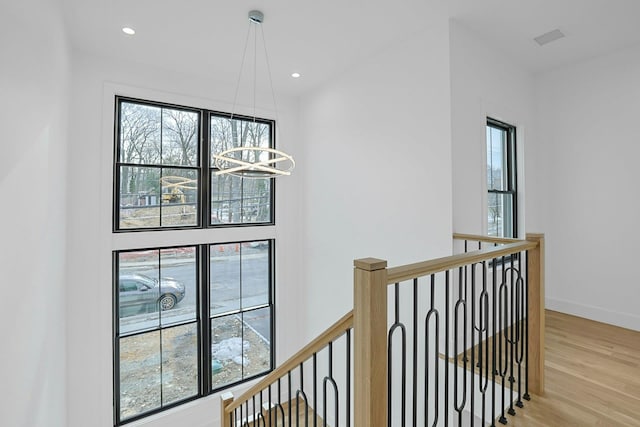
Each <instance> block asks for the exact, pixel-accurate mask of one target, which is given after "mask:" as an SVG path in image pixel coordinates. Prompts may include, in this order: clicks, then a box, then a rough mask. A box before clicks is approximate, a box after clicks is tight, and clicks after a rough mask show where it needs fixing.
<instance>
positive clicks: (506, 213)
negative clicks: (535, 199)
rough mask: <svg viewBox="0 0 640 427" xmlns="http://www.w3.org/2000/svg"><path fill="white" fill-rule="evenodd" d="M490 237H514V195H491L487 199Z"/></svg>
mask: <svg viewBox="0 0 640 427" xmlns="http://www.w3.org/2000/svg"><path fill="white" fill-rule="evenodd" d="M487 212H488V216H487V222H488V228H487V232H488V234H489V236H497V237H513V236H514V234H513V218H512V216H513V195H512V194H498V193H489V194H488V199H487Z"/></svg>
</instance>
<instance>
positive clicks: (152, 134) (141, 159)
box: [119, 102, 161, 165]
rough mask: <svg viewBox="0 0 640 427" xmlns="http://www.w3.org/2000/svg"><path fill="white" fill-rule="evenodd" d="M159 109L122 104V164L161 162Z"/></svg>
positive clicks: (127, 103)
mask: <svg viewBox="0 0 640 427" xmlns="http://www.w3.org/2000/svg"><path fill="white" fill-rule="evenodd" d="M160 112H161V109H160V108H159V107H153V106H149V105H142V104H136V103H131V102H122V103H121V104H120V147H119V148H120V162H122V163H142V164H147V165H149V164H157V163H158V162H159V161H160V122H161V120H160V117H161V116H160Z"/></svg>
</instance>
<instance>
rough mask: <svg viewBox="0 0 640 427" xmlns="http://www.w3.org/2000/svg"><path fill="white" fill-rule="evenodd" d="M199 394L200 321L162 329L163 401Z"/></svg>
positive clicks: (170, 401)
mask: <svg viewBox="0 0 640 427" xmlns="http://www.w3.org/2000/svg"><path fill="white" fill-rule="evenodd" d="M197 394H198V341H197V324H196V323H191V324H188V325H181V326H176V327H173V328H168V329H163V330H162V404H163V405H167V404H169V403H172V402H176V401H179V400H183V399H187V398H189V397H192V396H195V395H197Z"/></svg>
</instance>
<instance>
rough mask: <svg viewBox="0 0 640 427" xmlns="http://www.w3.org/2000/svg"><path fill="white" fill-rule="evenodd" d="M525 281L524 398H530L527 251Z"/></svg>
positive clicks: (527, 255)
mask: <svg viewBox="0 0 640 427" xmlns="http://www.w3.org/2000/svg"><path fill="white" fill-rule="evenodd" d="M525 265H526V270H525V283H524V293H525V308H524V315H525V316H526V317H525V318H526V322H525V351H524V357H525V363H524V396H523V397H524V399H525V400H531V396H530V395H529V251H526V252H525Z"/></svg>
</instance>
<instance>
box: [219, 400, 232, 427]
mask: <svg viewBox="0 0 640 427" xmlns="http://www.w3.org/2000/svg"><path fill="white" fill-rule="evenodd" d="M231 402H233V394H232V393H228V392H227V393H222V394H221V395H220V426H221V427H231V426H232V424H231V413H230V412H227V410H226V409H227V406H229V405H230V404H231Z"/></svg>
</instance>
